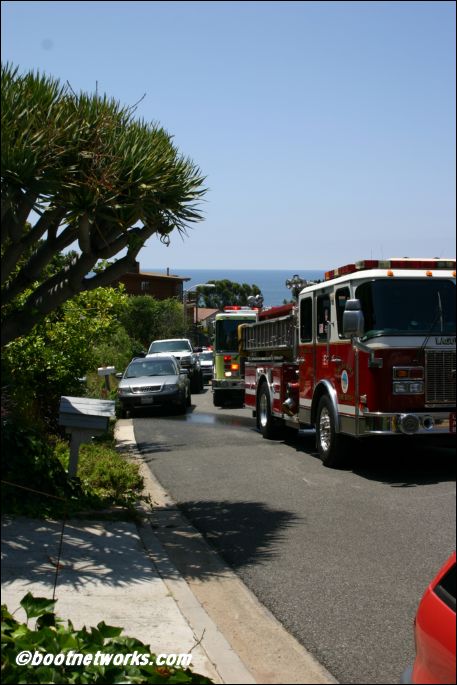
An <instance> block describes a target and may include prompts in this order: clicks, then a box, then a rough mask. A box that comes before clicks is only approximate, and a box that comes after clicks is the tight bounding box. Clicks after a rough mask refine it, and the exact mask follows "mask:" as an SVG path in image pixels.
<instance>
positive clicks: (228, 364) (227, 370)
mask: <svg viewBox="0 0 457 685" xmlns="http://www.w3.org/2000/svg"><path fill="white" fill-rule="evenodd" d="M257 313H258V310H257V309H251V307H240V306H235V305H234V306H231V307H225V309H224V311H223V312H219V313H218V314H216V317H215V329H214V371H213V380H212V389H213V403H214V406H216V407H223V406H224V404H226V403H228V402H238V403H240V404H243V401H244V364H243V359H242V357H241V356H240V350H239V340H238V326H239V325H240V324H243V323H249V322H250V321H256V319H257Z"/></svg>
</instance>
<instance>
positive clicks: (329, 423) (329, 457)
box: [316, 395, 347, 469]
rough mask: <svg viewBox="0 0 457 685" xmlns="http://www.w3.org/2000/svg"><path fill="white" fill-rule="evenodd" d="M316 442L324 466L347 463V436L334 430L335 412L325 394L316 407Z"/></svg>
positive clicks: (342, 465)
mask: <svg viewBox="0 0 457 685" xmlns="http://www.w3.org/2000/svg"><path fill="white" fill-rule="evenodd" d="M316 443H317V449H318V452H319V456H320V457H321V459H322V463H323V464H324V466H328V467H329V468H333V469H337V468H343V467H344V466H345V465H346V463H347V437H346V436H344V435H340V434H339V433H337V432H336V425H335V414H334V411H333V407H332V403H331V401H330V398H329V397H327V395H324V396H323V397H321V399H320V401H319V405H318V407H317V417H316Z"/></svg>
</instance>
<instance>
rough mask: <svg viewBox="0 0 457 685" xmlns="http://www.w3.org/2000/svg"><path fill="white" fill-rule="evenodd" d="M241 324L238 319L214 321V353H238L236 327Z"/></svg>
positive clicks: (241, 321)
mask: <svg viewBox="0 0 457 685" xmlns="http://www.w3.org/2000/svg"><path fill="white" fill-rule="evenodd" d="M240 323H243V320H240V319H219V320H218V321H216V332H215V333H216V335H215V342H214V348H215V350H216V352H237V351H238V332H237V329H238V326H239V325H240Z"/></svg>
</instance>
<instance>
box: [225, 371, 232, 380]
mask: <svg viewBox="0 0 457 685" xmlns="http://www.w3.org/2000/svg"><path fill="white" fill-rule="evenodd" d="M231 375H232V372H231V371H225V373H224V376H225V377H226V378H230V376H231Z"/></svg>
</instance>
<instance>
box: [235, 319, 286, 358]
mask: <svg viewBox="0 0 457 685" xmlns="http://www.w3.org/2000/svg"><path fill="white" fill-rule="evenodd" d="M295 336H296V323H295V317H294V316H293V315H289V316H282V317H279V318H277V319H267V320H265V321H258V322H257V323H254V324H247V325H245V326H243V327H242V346H243V350H244V351H245V352H247V353H251V354H252V353H271V354H273V353H275V352H276V353H280V354H281V355H282V356H284V357H289V356H291V355H292V354H293V350H294V343H295Z"/></svg>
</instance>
